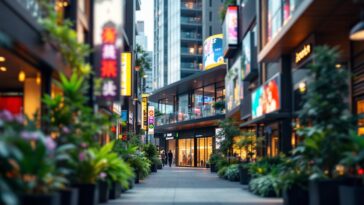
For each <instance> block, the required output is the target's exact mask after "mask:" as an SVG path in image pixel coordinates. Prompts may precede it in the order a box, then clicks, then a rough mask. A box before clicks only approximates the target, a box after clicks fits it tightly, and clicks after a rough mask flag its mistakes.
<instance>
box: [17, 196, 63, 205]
mask: <svg viewBox="0 0 364 205" xmlns="http://www.w3.org/2000/svg"><path fill="white" fill-rule="evenodd" d="M20 205H62V204H60V196H59V194H58V193H53V194H47V195H31V194H24V195H22V196H21V197H20Z"/></svg>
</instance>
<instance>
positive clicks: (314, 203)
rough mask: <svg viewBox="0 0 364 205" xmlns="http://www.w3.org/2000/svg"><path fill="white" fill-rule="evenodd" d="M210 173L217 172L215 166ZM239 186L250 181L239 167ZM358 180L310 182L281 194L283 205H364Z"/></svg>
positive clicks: (245, 171)
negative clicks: (307, 186) (305, 186)
mask: <svg viewBox="0 0 364 205" xmlns="http://www.w3.org/2000/svg"><path fill="white" fill-rule="evenodd" d="M210 170H211V172H217V169H216V167H215V164H211V166H210ZM239 175H240V184H242V185H248V184H249V182H250V179H251V176H250V174H249V173H248V170H247V169H244V168H242V167H239ZM356 184H360V182H359V181H358V179H346V180H321V181H312V182H310V184H309V188H308V190H307V189H304V188H302V187H298V186H294V187H292V188H291V189H289V190H285V191H284V192H283V201H284V205H364V186H355V185H356Z"/></svg>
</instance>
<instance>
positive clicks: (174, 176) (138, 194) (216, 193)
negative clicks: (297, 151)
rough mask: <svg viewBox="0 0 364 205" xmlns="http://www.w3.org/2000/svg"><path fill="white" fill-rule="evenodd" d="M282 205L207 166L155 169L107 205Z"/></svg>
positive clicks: (280, 202)
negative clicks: (214, 172) (223, 176)
mask: <svg viewBox="0 0 364 205" xmlns="http://www.w3.org/2000/svg"><path fill="white" fill-rule="evenodd" d="M170 204H171V205H172V204H174V205H195V204H196V205H217V204H221V205H238V204H240V205H281V204H282V200H281V199H267V198H260V197H257V196H255V195H253V194H251V193H249V192H248V191H246V190H244V189H243V186H241V185H240V184H239V183H237V182H229V181H225V180H222V179H219V178H218V177H217V175H216V174H211V173H210V171H209V170H208V169H193V168H169V167H167V168H166V167H165V168H164V169H163V170H158V173H153V174H152V175H151V176H149V177H148V178H147V179H146V180H145V181H142V182H141V183H140V184H137V185H136V186H135V187H134V188H133V189H132V190H129V191H128V192H126V193H123V194H122V197H121V198H120V199H118V200H113V201H110V202H109V203H108V204H107V205H170Z"/></svg>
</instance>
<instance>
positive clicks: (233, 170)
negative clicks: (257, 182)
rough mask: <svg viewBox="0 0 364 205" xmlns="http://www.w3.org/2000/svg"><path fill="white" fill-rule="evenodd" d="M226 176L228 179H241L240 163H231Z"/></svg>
mask: <svg viewBox="0 0 364 205" xmlns="http://www.w3.org/2000/svg"><path fill="white" fill-rule="evenodd" d="M224 178H225V179H228V180H229V181H239V180H240V175H239V165H238V164H233V165H230V166H229V167H228V168H227V169H226V172H225V175H224Z"/></svg>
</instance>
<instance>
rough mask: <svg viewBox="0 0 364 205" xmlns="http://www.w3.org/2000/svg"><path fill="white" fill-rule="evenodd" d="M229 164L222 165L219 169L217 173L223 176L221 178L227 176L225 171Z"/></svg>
mask: <svg viewBox="0 0 364 205" xmlns="http://www.w3.org/2000/svg"><path fill="white" fill-rule="evenodd" d="M227 168H228V167H227V166H225V167H221V168H220V169H219V171H217V175H218V176H219V177H221V178H225V173H226V171H227Z"/></svg>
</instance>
